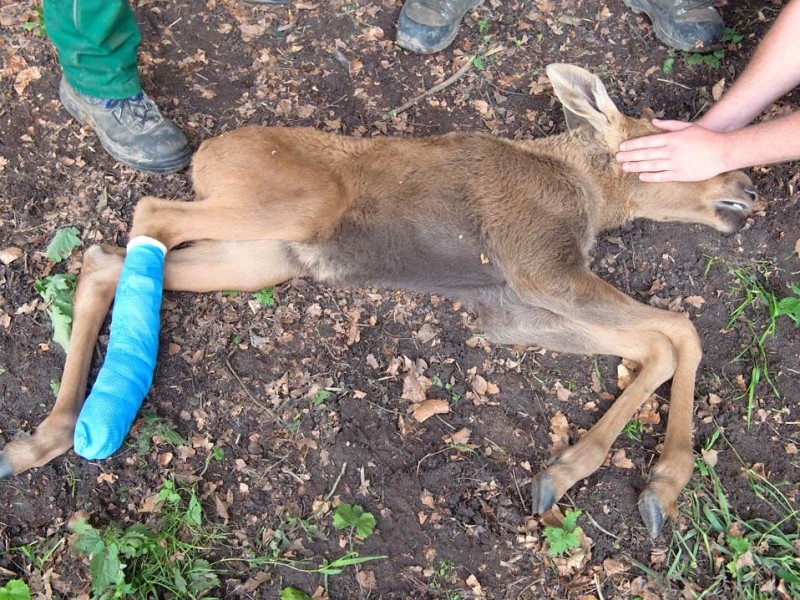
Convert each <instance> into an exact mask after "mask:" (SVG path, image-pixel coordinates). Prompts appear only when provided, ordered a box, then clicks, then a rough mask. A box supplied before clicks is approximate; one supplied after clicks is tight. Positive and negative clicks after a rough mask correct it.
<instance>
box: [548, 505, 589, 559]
mask: <svg viewBox="0 0 800 600" xmlns="http://www.w3.org/2000/svg"><path fill="white" fill-rule="evenodd" d="M580 514H581V511H579V510H569V511H567V514H566V515H564V521H563V522H562V523H561V526H560V527H559V526H554V527H545V528H544V532H543V533H544V537H545V539H546V540H547V541H548V542H549V543H550V548H549V549H548V550H547V554H548V555H549V556H561V555H562V554H564V553H566V552H567V551H568V550H572V549H573V548H578V547H579V546H580V545H581V534H582V533H583V530H582V529H581V528H580V527H578V517H579V516H580Z"/></svg>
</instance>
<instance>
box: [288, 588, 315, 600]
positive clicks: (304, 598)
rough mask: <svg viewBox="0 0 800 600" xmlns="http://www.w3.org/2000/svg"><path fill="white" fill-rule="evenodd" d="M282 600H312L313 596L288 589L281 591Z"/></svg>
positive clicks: (294, 589) (295, 589)
mask: <svg viewBox="0 0 800 600" xmlns="http://www.w3.org/2000/svg"><path fill="white" fill-rule="evenodd" d="M281 600H311V596H309V595H308V594H306V593H305V592H303V591H300V590H298V589H297V588H293V587H288V588H283V589H282V590H281Z"/></svg>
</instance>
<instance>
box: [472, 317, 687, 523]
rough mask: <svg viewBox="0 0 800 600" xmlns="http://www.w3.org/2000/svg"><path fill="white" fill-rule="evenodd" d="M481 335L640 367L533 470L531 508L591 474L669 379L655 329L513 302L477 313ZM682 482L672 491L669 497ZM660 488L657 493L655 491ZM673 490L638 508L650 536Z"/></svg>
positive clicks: (671, 362) (668, 357)
mask: <svg viewBox="0 0 800 600" xmlns="http://www.w3.org/2000/svg"><path fill="white" fill-rule="evenodd" d="M482 316H483V318H484V322H485V324H486V326H487V333H488V334H489V336H490V337H491V338H492V339H495V340H498V341H502V342H505V343H528V344H529V343H536V344H540V345H542V346H544V347H546V348H548V349H551V350H556V351H561V352H570V353H577V354H608V355H612V356H621V357H623V358H627V359H629V360H633V361H636V362H637V363H639V364H641V365H642V368H641V371H640V373H639V376H638V377H637V378H636V379H635V380H634V381H633V382H632V383H631V384H630V385H629V386H628V387H627V388H626V389H625V391H624V392H623V393H622V394H621V395H620V396H619V397H618V398H617V400H616V401H615V402H614V404H613V405H612V406H611V408H609V409H608V411H606V413H605V414H604V415H603V417H602V418H601V419H600V420H599V421H598V422H597V423H596V424H595V425H594V427H592V428H591V429H590V430H589V432H588V433H587V434H586V435H585V436H584V437H583V438H581V440H580V441H578V442H577V443H576V444H574V445H573V446H570V447H569V448H567V449H565V450H564V451H563V452H562V453H561V454H560V455H559V456H558V457H557V458H556V459H555V460H554V462H553V463H552V464H551V465H550V466H549V467H548V468H547V469H546V470H544V471H542V472H541V473H539V474H538V475H537V476H536V477H535V478H534V481H533V484H532V502H533V510H534V512H536V513H539V514H541V513H543V512H546V511H548V510H549V509H550V508H552V506H553V505H554V504H555V503H556V502H557V501H558V500H559V499H560V498H561V497H562V496H563V495H564V494H565V493H566V491H567V490H568V489H569V488H570V487H572V486H573V485H574V484H575V483H577V482H578V481H580V480H581V479H584V478H585V477H588V476H589V475H591V474H592V473H594V472H595V471H596V470H597V469H598V468H599V467H600V466H601V465H602V464H603V461H604V460H605V457H606V455H607V454H608V451H609V450H610V448H611V446H612V444H613V443H614V440H616V438H617V437H618V436H619V434H620V433H621V431H622V429H623V428H624V427H625V424H626V423H628V421H630V419H631V418H632V417H633V416H634V415H635V414H636V411H637V410H638V409H639V407H641V405H642V403H643V402H644V401H645V400H646V399H647V397H648V396H649V395H650V394H652V393H653V391H654V390H655V389H656V388H657V387H658V386H659V385H661V384H662V383H664V382H665V381H667V380H668V379H669V378H670V377H672V375H673V373H674V371H675V368H676V365H677V356H676V353H675V350H674V348H673V346H672V344H671V343H670V341H669V339H668V338H667V337H666V336H664V335H662V334H661V333H659V332H656V331H652V330H646V329H645V330H642V331H638V332H637V333H636V336H632V335H631V332H630V331H625V330H621V329H617V328H612V327H605V326H603V325H598V324H593V323H583V322H579V321H575V320H573V319H571V318H569V317H566V316H563V315H557V314H555V313H552V312H550V311H547V310H544V309H539V308H534V307H522V306H515V307H514V308H513V309H512V310H509V311H502V312H499V311H498V312H495V313H494V314H490V315H489V316H488V318H487V316H485V315H482ZM684 484H685V481H681V482H680V486H679V487H678V489H677V490H675V491H674V493H675V496H677V494H678V493H679V492H680V489H681V488H682V487H683V485H684ZM659 492H661V493H659ZM672 492H673V490H672V489H671V488H668V489H666V490H658V491H657V492H656V495H655V500H656V502H657V503H661V510H659V509H658V506H657V504H655V503H654V510H652V511H650V512H647V513H645V512H642V516H643V518H644V519H645V524H646V525H647V528H648V531H650V533H651V535H653V536H655V535H657V534H658V531H660V529H661V527H662V526H663V522H664V516H665V515H664V513H665V510H666V509H667V507H668V506H669V505H670V503H671V502H672V501H673V500H674V498H673V497H672Z"/></svg>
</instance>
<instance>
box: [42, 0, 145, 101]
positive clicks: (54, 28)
mask: <svg viewBox="0 0 800 600" xmlns="http://www.w3.org/2000/svg"><path fill="white" fill-rule="evenodd" d="M44 22H45V28H46V29H47V34H48V35H49V36H50V39H51V40H52V42H53V45H54V46H55V47H56V50H58V62H59V63H60V64H61V68H62V69H63V70H64V76H65V77H66V78H67V81H68V82H69V83H70V85H71V86H72V87H73V88H75V89H76V90H77V91H79V92H80V93H82V94H86V95H87V96H92V97H94V98H129V97H130V96H134V95H136V94H137V93H139V92H140V91H141V89H142V84H141V81H140V79H139V69H138V67H137V62H136V61H137V50H138V48H139V43H140V42H141V39H142V38H141V36H140V35H139V27H138V26H137V25H136V19H135V18H134V15H133V10H131V6H130V4H129V3H128V0H44Z"/></svg>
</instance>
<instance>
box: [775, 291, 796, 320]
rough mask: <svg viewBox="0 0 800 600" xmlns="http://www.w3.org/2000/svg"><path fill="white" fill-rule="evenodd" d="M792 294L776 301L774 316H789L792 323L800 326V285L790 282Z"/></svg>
mask: <svg viewBox="0 0 800 600" xmlns="http://www.w3.org/2000/svg"><path fill="white" fill-rule="evenodd" d="M792 293H793V294H794V296H789V297H788V298H783V299H782V300H781V301H780V302H778V306H777V310H776V312H775V316H776V317H789V318H790V319H791V320H792V321H794V324H795V325H797V326H798V327H800V287H798V286H796V285H795V284H792Z"/></svg>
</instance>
